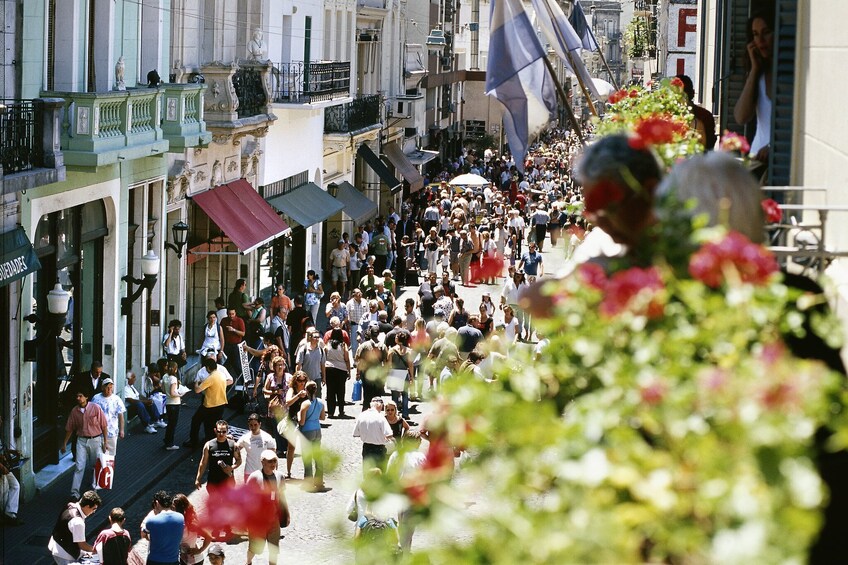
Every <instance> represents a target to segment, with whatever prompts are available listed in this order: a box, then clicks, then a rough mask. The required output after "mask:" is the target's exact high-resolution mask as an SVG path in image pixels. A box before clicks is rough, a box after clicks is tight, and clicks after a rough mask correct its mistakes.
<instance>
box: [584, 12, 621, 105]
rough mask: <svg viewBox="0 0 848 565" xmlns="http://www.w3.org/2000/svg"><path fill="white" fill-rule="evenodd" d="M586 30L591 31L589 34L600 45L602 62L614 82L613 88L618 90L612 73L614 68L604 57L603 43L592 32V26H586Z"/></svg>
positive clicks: (599, 51)
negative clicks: (611, 67)
mask: <svg viewBox="0 0 848 565" xmlns="http://www.w3.org/2000/svg"><path fill="white" fill-rule="evenodd" d="M586 30H587V31H588V32H589V35H591V36H592V41H594V42H595V45H597V46H598V55H600V56H601V62H602V63H603V64H604V68H606V70H607V73H608V74H609V77H610V82H611V83H612V86H613V88H615V89H616V90H618V83H617V82H616V81H615V77H614V76H613V75H612V69H610V66H609V65H608V64H607V58H606V57H604V50H603V49H601V44H600V43H598V39H597V38H596V37H595V34H594V33H593V32H592V27H591V26H586Z"/></svg>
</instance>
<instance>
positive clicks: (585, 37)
mask: <svg viewBox="0 0 848 565" xmlns="http://www.w3.org/2000/svg"><path fill="white" fill-rule="evenodd" d="M568 21H570V22H571V25H572V27H574V31H575V32H577V37H579V38H580V41H582V42H583V49H588V50H589V51H597V50H598V42H597V41H595V34H593V33H592V28H591V27H590V26H589V22H587V21H586V14H585V13H583V8H582V7H581V6H580V0H577V1H576V2H574V9H572V10H571V17H569V18H568Z"/></svg>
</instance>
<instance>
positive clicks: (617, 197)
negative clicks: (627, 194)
mask: <svg viewBox="0 0 848 565" xmlns="http://www.w3.org/2000/svg"><path fill="white" fill-rule="evenodd" d="M587 188H588V189H589V190H586V189H587ZM622 200H624V190H623V189H622V188H621V187H620V186H619V185H618V184H617V183H615V182H612V181H609V180H601V181H600V182H598V183H596V184H593V185H590V186H588V187H584V188H583V212H584V213H585V214H595V213H597V212H599V211H601V210H605V209H607V208H608V207H609V206H610V205H612V204H616V203H618V202H621V201H622Z"/></svg>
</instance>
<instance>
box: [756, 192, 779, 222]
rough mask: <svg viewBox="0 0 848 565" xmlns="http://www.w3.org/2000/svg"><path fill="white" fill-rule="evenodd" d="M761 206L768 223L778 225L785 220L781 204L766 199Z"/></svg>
mask: <svg viewBox="0 0 848 565" xmlns="http://www.w3.org/2000/svg"><path fill="white" fill-rule="evenodd" d="M760 205H761V206H762V207H763V213H764V214H765V216H766V222H767V223H769V224H776V223H777V222H779V221H780V220H781V219H782V218H783V210H781V209H780V204H778V203H777V202H776V201H775V200H772V199H771V198H766V199H765V200H763V201H762V202H761V203H760Z"/></svg>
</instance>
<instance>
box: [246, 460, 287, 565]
mask: <svg viewBox="0 0 848 565" xmlns="http://www.w3.org/2000/svg"><path fill="white" fill-rule="evenodd" d="M260 461H261V465H262V467H261V468H260V469H258V470H256V471H253V472H252V473H251V474H250V475H248V476H247V479H246V480H245V483H246V484H248V485H251V486H254V487H256V488H258V489H260V490H262V491H263V492H264V493H265V494H266V495H267V496H268V497H269V498H270V499H271V502H272V503H273V504H274V505H275V506H276V510H277V512H276V515H275V516H273V520H272V519H271V517H269V518H268V524H267V526H266V527H264V528H256V529H251V530H250V531H248V537H249V538H250V543H249V544H248V547H247V565H251V564H252V563H253V558H254V557H255V556H256V555H259V554H261V553H264V552H265V544H266V542H267V543H268V544H269V545H268V563H269V565H276V563H277V557H278V555H279V545H280V537H281V536H280V528H281V527H283V528H285V527H287V526H288V525H289V523H290V522H291V516H290V514H289V505H288V503H287V502H286V482H285V479H284V478H283V473H282V471H280V470H279V469H278V468H277V467H278V465H279V459H278V458H277V454H276V453H274V450H273V449H267V450H265V451H263V452H262V453H261V454H260Z"/></svg>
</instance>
